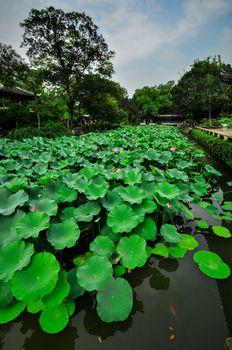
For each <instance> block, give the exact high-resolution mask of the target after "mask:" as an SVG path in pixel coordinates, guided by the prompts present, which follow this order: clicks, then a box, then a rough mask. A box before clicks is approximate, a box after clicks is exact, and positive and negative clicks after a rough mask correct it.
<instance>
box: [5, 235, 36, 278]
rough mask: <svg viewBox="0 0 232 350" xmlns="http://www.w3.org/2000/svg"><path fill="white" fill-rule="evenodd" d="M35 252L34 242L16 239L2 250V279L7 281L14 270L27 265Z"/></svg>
mask: <svg viewBox="0 0 232 350" xmlns="http://www.w3.org/2000/svg"><path fill="white" fill-rule="evenodd" d="M33 254H34V247H33V244H32V243H25V242H24V241H15V242H12V243H9V244H8V245H6V246H5V247H4V248H2V249H1V250H0V280H3V281H4V282H7V281H9V280H10V279H11V277H12V276H13V274H14V272H15V271H17V270H22V269H23V268H24V267H25V266H27V265H28V264H29V262H30V260H31V256H32V255H33Z"/></svg>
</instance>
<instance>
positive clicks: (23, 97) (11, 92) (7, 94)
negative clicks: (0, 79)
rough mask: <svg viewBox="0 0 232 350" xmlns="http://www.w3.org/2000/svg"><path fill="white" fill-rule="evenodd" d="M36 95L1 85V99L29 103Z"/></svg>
mask: <svg viewBox="0 0 232 350" xmlns="http://www.w3.org/2000/svg"><path fill="white" fill-rule="evenodd" d="M34 97H35V96H34V94H33V92H31V91H26V90H23V89H20V88H18V87H12V88H11V87H8V86H3V85H0V99H9V100H12V101H14V102H24V101H29V100H32V99H33V98H34Z"/></svg>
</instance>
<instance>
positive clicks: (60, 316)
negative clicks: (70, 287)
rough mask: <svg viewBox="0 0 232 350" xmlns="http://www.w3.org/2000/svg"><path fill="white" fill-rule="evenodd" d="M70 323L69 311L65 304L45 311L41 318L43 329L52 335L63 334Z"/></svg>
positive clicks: (40, 322)
mask: <svg viewBox="0 0 232 350" xmlns="http://www.w3.org/2000/svg"><path fill="white" fill-rule="evenodd" d="M68 322H69V309H68V308H67V306H66V305H65V304H64V303H62V304H60V305H56V306H52V307H49V308H47V309H45V310H43V311H42V312H41V315H40V318H39V324H40V326H41V328H42V329H43V330H44V331H45V332H46V333H50V334H55V333H59V332H61V331H62V330H63V329H64V328H65V327H66V326H67V324H68Z"/></svg>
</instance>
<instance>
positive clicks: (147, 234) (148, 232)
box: [135, 218, 157, 241]
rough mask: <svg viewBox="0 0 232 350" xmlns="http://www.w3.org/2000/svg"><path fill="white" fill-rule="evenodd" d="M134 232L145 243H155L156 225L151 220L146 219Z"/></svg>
mask: <svg viewBox="0 0 232 350" xmlns="http://www.w3.org/2000/svg"><path fill="white" fill-rule="evenodd" d="M135 231H136V233H138V234H139V235H140V236H142V237H143V238H144V239H145V240H146V241H147V240H151V241H155V239H156V233H157V227H156V223H155V222H154V220H152V219H151V218H146V219H145V220H144V221H143V222H142V223H141V224H140V225H139V226H137V227H136V230H135Z"/></svg>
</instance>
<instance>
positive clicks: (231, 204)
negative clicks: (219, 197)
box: [222, 201, 232, 211]
mask: <svg viewBox="0 0 232 350" xmlns="http://www.w3.org/2000/svg"><path fill="white" fill-rule="evenodd" d="M222 208H223V209H224V210H229V211H232V202H231V201H225V202H224V203H223V205H222Z"/></svg>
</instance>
